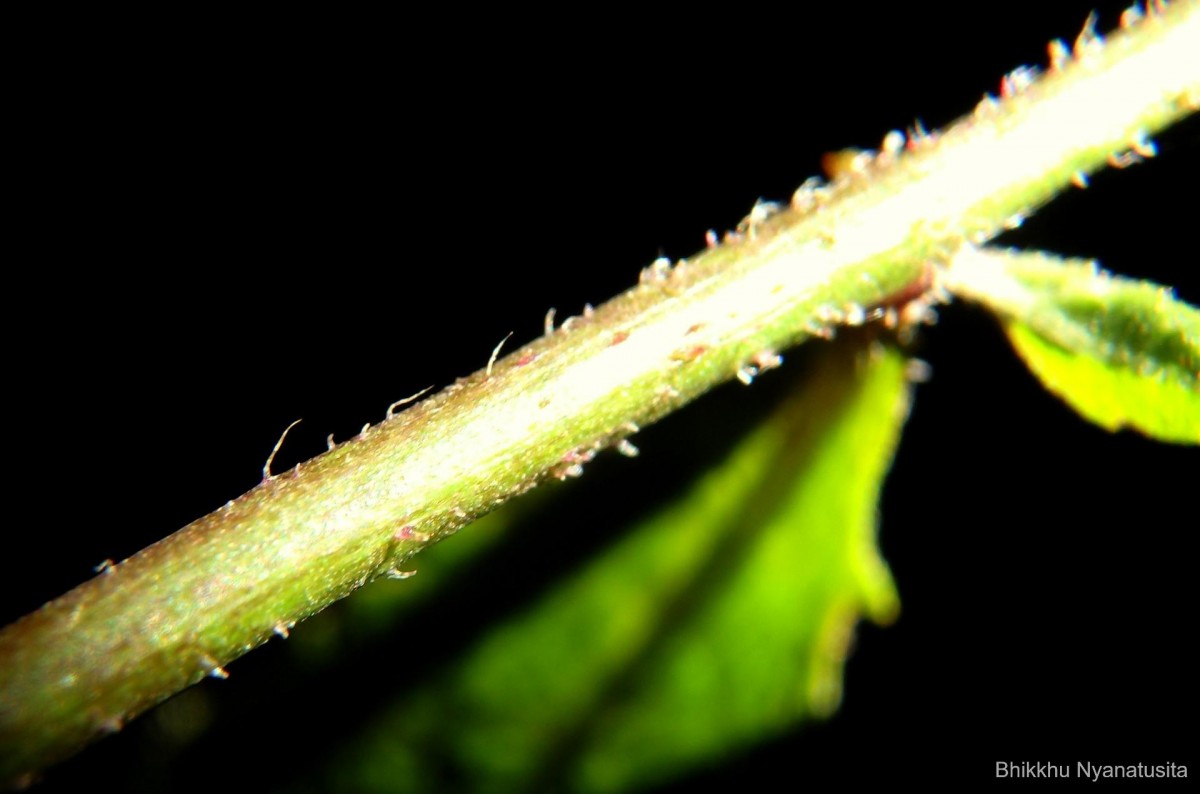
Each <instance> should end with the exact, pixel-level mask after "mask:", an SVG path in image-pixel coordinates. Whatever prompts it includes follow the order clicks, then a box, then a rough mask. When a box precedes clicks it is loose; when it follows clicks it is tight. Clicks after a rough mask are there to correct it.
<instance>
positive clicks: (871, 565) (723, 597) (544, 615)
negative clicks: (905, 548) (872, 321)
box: [337, 341, 908, 791]
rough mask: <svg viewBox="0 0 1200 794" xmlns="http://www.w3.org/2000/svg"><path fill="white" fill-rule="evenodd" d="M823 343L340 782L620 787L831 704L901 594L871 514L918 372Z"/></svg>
mask: <svg viewBox="0 0 1200 794" xmlns="http://www.w3.org/2000/svg"><path fill="white" fill-rule="evenodd" d="M824 347H825V348H826V349H825V350H824V351H823V352H822V354H821V358H820V360H819V364H818V366H817V368H816V370H815V371H814V372H813V373H812V377H811V378H810V379H809V380H808V381H806V384H805V386H804V388H803V389H802V390H801V391H800V392H798V393H797V394H795V395H793V397H792V399H790V400H789V401H787V403H786V404H785V405H784V406H782V407H781V409H780V410H778V411H777V412H776V413H775V415H774V416H772V417H771V418H770V419H768V420H767V421H766V422H765V423H763V424H762V425H761V426H760V427H759V428H758V429H757V430H756V431H755V432H754V433H752V434H751V435H750V436H749V437H748V438H747V439H745V440H744V441H743V442H742V443H741V444H740V445H739V447H738V448H737V449H736V450H735V451H734V452H733V454H732V455H730V457H729V458H728V459H727V460H726V461H725V462H724V463H723V464H722V465H721V466H720V467H718V468H717V469H716V470H714V471H711V472H709V473H708V474H707V475H706V476H705V477H703V478H702V479H701V480H700V481H699V482H698V483H697V484H696V485H695V486H693V488H692V489H691V491H690V492H689V493H686V494H684V495H683V496H682V497H681V498H680V499H679V500H678V501H677V502H675V503H673V504H672V505H671V506H669V507H668V508H666V509H665V510H663V511H662V512H660V513H659V514H657V515H655V516H653V517H651V518H649V519H648V520H646V521H645V522H644V523H643V524H641V525H640V526H638V527H636V528H635V529H634V530H633V531H632V532H630V533H629V534H627V535H625V536H623V538H622V539H621V540H619V541H617V542H616V543H615V544H614V545H613V546H612V547H611V548H610V549H609V550H608V551H607V552H605V553H603V554H601V555H600V556H599V557H598V558H596V559H594V560H592V561H591V562H590V563H589V564H588V567H586V568H585V569H583V570H582V571H580V572H578V573H577V574H576V575H574V576H572V577H570V578H568V579H567V580H565V581H563V582H562V583H561V584H560V585H559V586H557V587H556V588H555V589H554V590H553V592H550V593H549V594H547V595H546V596H545V597H544V598H543V599H542V600H541V601H540V602H538V603H537V604H535V605H533V607H532V608H531V609H530V610H529V611H527V612H526V613H524V614H522V615H520V616H518V617H517V618H515V619H513V620H511V621H510V622H508V623H507V624H505V625H502V626H500V627H498V628H497V629H495V630H494V631H492V632H491V633H490V634H488V635H487V636H486V637H484V638H483V639H482V640H481V641H480V642H479V643H478V644H477V645H476V647H475V648H474V649H473V650H471V651H470V652H468V653H467V654H465V655H464V657H463V658H462V660H461V661H460V662H459V663H458V664H457V665H456V666H454V667H453V668H452V669H450V670H449V671H447V673H446V674H445V675H444V676H443V677H441V679H440V680H438V681H437V682H436V683H435V685H433V686H432V687H430V688H428V689H425V690H422V691H421V692H419V693H418V694H416V695H414V696H410V697H409V698H408V699H407V700H405V701H404V702H401V703H399V704H398V705H396V706H395V707H394V708H392V709H391V710H390V711H389V712H387V713H386V714H385V715H384V716H383V717H382V718H381V720H380V721H379V722H378V723H377V724H375V725H374V726H372V728H371V729H370V730H369V732H368V733H367V735H366V736H362V737H357V738H356V739H355V740H354V741H353V743H352V745H351V749H349V750H348V751H347V753H346V757H344V758H342V759H341V763H339V764H338V765H337V769H338V771H337V775H338V776H339V781H340V783H341V784H342V785H344V786H345V785H348V786H349V788H353V789H356V790H358V789H362V790H370V791H409V790H411V791H421V790H432V789H438V788H440V787H443V786H448V785H449V786H451V787H453V788H455V789H456V790H492V791H497V790H498V791H505V790H562V789H570V790H580V791H624V790H628V789H630V788H633V787H635V786H642V785H646V784H648V783H651V782H653V781H655V780H661V779H664V778H667V777H671V776H673V775H677V774H679V773H681V772H683V771H686V770H688V769H690V768H694V767H696V766H697V765H699V764H701V763H704V762H708V761H710V760H711V759H713V758H714V757H717V756H719V755H721V754H724V753H728V752H730V751H732V750H735V749H736V748H738V747H745V746H747V745H748V744H750V743H752V742H755V741H758V740H761V739H763V738H766V737H768V736H770V735H773V734H778V733H779V732H781V731H783V730H785V729H787V728H789V727H790V726H792V725H794V724H795V723H796V722H797V721H799V720H801V719H803V718H806V717H819V716H824V715H828V714H829V713H831V712H832V711H833V710H834V709H835V708H836V707H837V704H838V702H839V699H840V694H841V674H842V666H843V662H844V659H845V656H846V653H847V649H848V645H849V642H850V638H851V636H852V630H853V627H854V624H855V623H856V621H857V620H858V618H859V616H860V615H861V614H863V613H865V614H866V615H867V616H869V617H870V618H871V619H873V620H875V621H878V622H886V621H889V620H890V619H892V618H893V617H894V616H895V614H896V612H897V609H898V600H897V597H896V593H895V590H894V588H893V585H892V581H891V577H890V575H889V573H888V570H887V567H886V565H885V564H884V562H883V561H882V560H881V558H880V557H879V555H878V552H877V550H876V548H875V518H876V513H875V511H876V501H877V498H878V495H879V490H880V485H881V482H882V479H883V476H884V474H885V473H886V471H887V468H888V466H889V464H890V462H891V459H892V455H893V452H894V449H895V445H896V442H897V440H898V436H899V431H900V427H901V426H902V424H903V421H904V418H905V417H906V415H907V408H908V388H907V385H906V382H905V376H904V361H903V358H902V357H901V356H900V355H899V354H897V353H896V352H894V351H891V350H886V349H884V348H882V347H881V346H877V345H876V346H870V347H869V348H868V346H866V345H863V344H862V343H861V341H860V342H859V343H856V344H853V343H838V344H836V345H828V346H824ZM347 775H349V776H353V777H354V778H355V779H354V780H352V781H348V780H347V777H346V776H347Z"/></svg>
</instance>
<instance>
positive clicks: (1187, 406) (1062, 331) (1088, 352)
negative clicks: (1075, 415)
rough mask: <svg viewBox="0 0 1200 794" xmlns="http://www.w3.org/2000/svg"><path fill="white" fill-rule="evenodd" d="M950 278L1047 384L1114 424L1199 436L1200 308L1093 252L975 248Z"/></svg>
mask: <svg viewBox="0 0 1200 794" xmlns="http://www.w3.org/2000/svg"><path fill="white" fill-rule="evenodd" d="M946 284H947V286H948V287H949V288H950V290H951V291H952V292H955V293H957V294H959V295H963V296H965V297H969V298H971V299H973V300H977V301H979V302H981V303H983V304H984V305H986V306H987V307H988V308H990V309H991V310H992V311H994V312H995V313H996V314H997V315H998V316H999V317H1000V319H1001V322H1002V323H1003V324H1004V328H1005V330H1006V332H1007V333H1008V337H1009V339H1010V340H1011V342H1012V344H1013V347H1014V348H1016V350H1017V352H1018V354H1020V356H1021V357H1022V358H1023V359H1024V360H1025V363H1026V364H1027V365H1028V366H1029V368H1030V369H1031V370H1032V371H1033V373H1034V374H1035V375H1037V377H1038V378H1039V379H1041V381H1042V383H1043V384H1044V385H1045V386H1046V388H1047V389H1049V390H1050V391H1052V392H1054V393H1055V394H1057V395H1058V396H1059V397H1061V398H1062V399H1063V400H1064V401H1066V402H1067V404H1068V405H1070V406H1071V407H1072V408H1074V409H1075V410H1076V411H1078V412H1079V414H1081V415H1082V416H1083V417H1084V418H1086V419H1088V420H1090V421H1092V422H1094V423H1096V424H1098V425H1100V426H1101V427H1103V428H1105V429H1107V430H1118V429H1120V428H1122V427H1132V428H1134V429H1136V430H1139V431H1141V432H1143V433H1145V434H1146V435H1148V436H1151V437H1152V438H1157V439H1159V440H1162V441H1173V442H1177V443H1181V444H1198V443H1200V311H1197V309H1196V308H1195V307H1193V306H1189V305H1188V304H1187V303H1185V302H1183V301H1181V300H1178V299H1176V298H1175V297H1174V295H1173V294H1172V293H1171V290H1170V289H1167V288H1165V287H1161V286H1159V285H1157V284H1153V283H1150V282H1147V281H1135V280H1132V279H1126V278H1120V277H1117V276H1112V275H1110V274H1108V273H1105V272H1104V271H1102V270H1100V269H1099V268H1097V266H1096V264H1095V263H1094V262H1091V261H1082V260H1065V259H1060V258H1058V257H1054V256H1052V255H1048V254H1043V253H1021V252H1014V251H999V250H992V249H986V250H983V251H978V250H974V249H971V250H968V251H967V252H964V254H962V255H960V256H959V257H957V258H956V259H955V261H954V262H953V264H952V266H951V267H950V269H949V271H948V273H947V278H946Z"/></svg>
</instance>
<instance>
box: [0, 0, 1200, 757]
mask: <svg viewBox="0 0 1200 794" xmlns="http://www.w3.org/2000/svg"><path fill="white" fill-rule="evenodd" d="M1198 40H1200V11H1198V10H1197V5H1196V4H1195V3H1182V4H1179V5H1178V6H1175V7H1173V8H1172V9H1171V10H1170V11H1168V12H1166V13H1165V14H1163V15H1160V16H1152V17H1151V18H1149V19H1147V20H1146V21H1144V22H1143V23H1141V24H1138V25H1135V26H1132V27H1131V29H1129V30H1127V31H1123V32H1121V33H1120V34H1119V35H1116V36H1114V37H1113V38H1112V39H1111V40H1109V41H1108V42H1101V40H1100V39H1099V38H1097V37H1094V36H1089V35H1084V36H1082V37H1081V38H1080V40H1079V41H1078V42H1077V43H1076V46H1075V47H1074V52H1073V53H1066V52H1064V51H1062V50H1052V53H1053V60H1054V61H1056V63H1055V64H1053V66H1052V68H1051V69H1049V70H1048V72H1047V73H1046V75H1045V76H1044V77H1042V78H1038V79H1033V78H1032V76H1031V74H1030V73H1028V72H1025V71H1018V72H1015V73H1013V75H1010V76H1009V78H1007V79H1006V81H1005V86H1006V88H1005V91H1004V93H1005V94H1006V96H1004V97H1003V98H1002V99H999V100H991V99H990V98H989V99H985V101H984V102H981V103H980V105H979V107H978V108H977V110H976V112H975V113H974V114H973V115H972V116H970V117H968V118H966V119H963V120H962V121H960V122H959V123H957V124H955V125H954V126H952V127H951V128H950V129H948V130H947V131H945V132H943V133H935V134H932V135H930V134H925V133H918V132H913V133H912V134H910V135H909V136H908V137H907V139H905V138H904V137H903V136H898V135H892V136H889V138H888V139H887V141H886V142H885V146H884V148H883V151H881V152H880V153H878V154H877V155H872V156H870V157H863V158H856V159H851V160H850V161H848V164H847V166H846V168H845V171H844V173H843V174H842V175H841V176H840V177H839V178H838V179H837V180H836V181H835V182H834V183H833V184H832V185H829V186H814V185H809V186H805V187H802V188H801V189H800V190H799V191H797V194H796V196H795V197H794V200H793V202H792V204H791V206H788V207H783V208H774V207H768V206H766V205H760V206H759V207H756V208H755V211H754V212H752V213H751V215H750V217H748V218H747V219H746V221H744V222H743V224H742V225H741V226H740V227H739V230H738V231H737V232H735V233H732V234H730V235H728V236H727V237H726V239H725V241H724V242H723V243H722V244H720V245H716V246H714V247H712V248H710V249H708V250H706V251H704V252H702V253H701V254H699V255H698V256H696V257H693V258H691V259H690V260H688V261H686V262H682V261H681V262H679V263H673V264H672V263H668V262H665V261H661V262H658V263H655V264H654V265H652V266H651V267H649V268H647V270H646V271H644V273H643V278H642V283H641V284H639V285H638V286H637V287H635V288H633V289H632V290H630V291H628V292H626V293H624V294H622V295H620V296H618V297H616V298H614V299H613V300H612V301H610V302H609V303H607V304H605V305H603V306H601V307H599V308H598V309H596V310H595V311H594V312H590V313H587V314H585V316H582V317H574V318H570V319H568V320H566V321H565V322H563V323H562V324H561V325H560V326H559V327H557V328H554V327H553V323H552V322H548V328H547V333H546V334H545V336H544V337H542V338H540V339H538V340H536V341H534V342H533V343H531V344H529V345H526V346H525V347H522V348H520V349H518V350H516V351H515V352H513V353H511V354H509V355H507V356H505V357H503V358H499V357H497V359H496V360H494V361H492V362H489V364H488V366H487V368H486V369H485V370H482V371H480V372H478V373H476V374H475V375H473V376H471V377H469V378H466V379H464V380H462V381H460V382H458V383H456V384H454V385H453V386H450V387H449V388H447V389H445V390H443V391H442V392H440V393H439V394H436V395H435V396H433V397H431V398H429V399H427V400H425V401H424V402H421V403H418V404H416V405H413V406H412V407H411V408H408V409H407V410H404V411H403V412H398V413H396V414H395V416H393V417H391V418H389V419H388V420H387V421H385V422H383V423H381V424H379V425H377V426H375V427H371V428H365V429H364V431H363V432H362V433H361V434H360V435H359V436H358V437H357V438H355V439H354V440H352V441H349V442H347V443H345V444H342V445H340V446H337V447H336V448H334V449H331V450H330V451H329V452H327V453H325V454H323V455H321V456H319V457H317V458H315V459H314V460H312V461H309V462H307V463H304V464H302V465H300V466H297V467H296V468H294V469H292V470H291V471H289V472H286V473H281V474H274V475H272V474H270V472H269V470H268V476H266V477H265V478H264V480H263V481H262V483H261V484H260V485H259V486H257V487H256V488H255V489H253V490H252V491H250V492H249V493H247V494H245V495H243V496H242V497H240V498H238V499H236V500H234V501H231V502H229V503H228V504H227V505H226V506H225V507H223V508H222V509H220V510H218V511H216V512H214V513H212V514H210V515H208V516H205V517H204V518H201V519H199V520H197V521H196V522H194V523H192V524H190V525H189V526H187V527H185V528H184V529H182V530H180V531H179V532H177V533H175V534H174V535H172V536H170V537H168V538H166V539H164V540H162V541H160V542H159V543H157V544H155V545H153V546H151V547H150V548H148V549H146V550H144V551H142V552H140V553H139V554H137V555H135V556H133V557H131V558H130V559H128V560H125V561H123V562H121V563H119V564H117V565H115V566H112V567H111V568H108V569H107V570H105V571H104V572H103V573H101V574H100V575H99V576H97V577H96V578H95V579H93V580H91V581H89V582H87V583H85V584H83V585H81V586H80V587H78V588H76V589H75V590H73V591H71V592H70V593H68V594H66V595H64V596H63V597H61V598H59V599H57V600H55V601H53V602H51V603H49V604H47V605H46V606H44V607H43V608H42V609H40V610H38V611H37V612H35V613H33V614H31V615H29V616H27V617H25V618H23V619H22V620H20V621H18V622H17V623H15V624H13V625H12V626H9V627H8V628H6V629H5V630H4V631H3V633H0V748H3V749H0V754H2V755H0V778H2V779H10V780H11V779H17V778H19V777H21V776H22V775H28V774H30V773H32V772H34V771H36V770H37V769H40V768H42V767H44V766H46V765H47V764H50V763H53V762H54V761H56V760H58V759H61V758H63V757H65V756H67V755H69V754H71V753H72V752H74V751H75V750H77V749H78V748H79V747H81V746H82V745H84V744H85V743H87V742H89V741H91V740H92V739H94V738H96V737H98V736H100V735H103V734H105V733H109V732H112V731H114V730H117V729H119V728H120V726H121V725H122V724H123V723H124V722H125V721H127V720H128V719H130V718H131V717H132V716H135V715H136V714H138V713H140V712H141V711H144V710H145V709H146V708H148V707H149V706H151V705H153V704H154V703H156V702H158V701H161V700H162V699H164V698H166V697H168V696H170V695H171V694H173V693H175V692H177V691H179V690H180V689H182V688H184V687H186V686H188V685H190V684H192V683H195V682H196V681H198V680H200V679H201V678H203V677H204V676H206V675H217V676H222V675H224V669H223V667H222V666H223V665H224V664H226V663H228V662H229V661H230V660H232V659H235V658H237V657H238V656H240V655H242V654H243V653H245V652H246V651H248V650H250V649H251V648H253V647H255V646H257V645H259V644H262V643H263V642H265V641H266V640H267V639H269V638H270V637H271V636H272V635H273V634H280V635H286V633H287V631H288V630H289V628H290V627H291V626H292V625H294V624H295V623H296V622H297V621H300V620H303V619H304V618H306V617H308V616H310V615H312V614H314V613H315V612H317V611H319V610H321V609H322V608H324V607H325V606H327V605H328V604H330V603H331V602H333V601H335V600H337V599H339V598H341V597H343V596H345V595H347V594H349V593H350V592H352V591H353V590H355V589H356V588H358V587H360V586H362V585H363V584H365V583H366V582H368V581H370V580H371V579H373V578H376V577H379V576H383V575H388V574H391V575H395V576H402V575H403V571H402V568H401V566H402V565H403V564H404V562H405V560H407V559H408V558H409V557H411V556H412V555H413V554H415V553H416V552H418V551H419V550H420V549H421V548H423V547H424V546H426V545H428V544H430V543H433V542H436V541H437V540H440V539H442V538H444V537H446V536H447V535H450V534H452V533H454V532H455V531H457V530H458V529H459V528H461V527H462V526H463V525H465V524H466V523H468V522H470V521H471V520H472V519H474V518H476V517H478V516H480V515H483V514H484V513H486V512H488V511H489V510H491V509H493V508H494V507H495V506H496V505H498V504H500V503H501V502H503V501H504V500H506V499H508V498H510V497H511V496H513V495H515V494H518V493H521V492H522V491H525V490H527V489H528V488H530V487H532V486H533V485H535V484H536V483H537V482H538V481H540V480H542V479H544V478H547V477H551V476H558V477H569V476H573V475H576V474H578V473H579V471H580V470H581V467H582V466H583V465H584V464H585V463H587V461H588V460H590V459H591V457H592V456H593V455H594V454H595V453H596V452H597V451H599V450H600V449H602V448H604V447H607V446H611V445H619V444H620V442H621V441H622V440H624V439H625V437H626V436H628V435H630V434H632V433H634V432H636V430H637V429H638V427H640V426H643V425H645V424H647V423H649V422H653V421H655V420H656V419H658V418H660V417H662V416H663V415H665V414H666V413H668V412H670V411H672V410H674V409H676V408H678V407H679V406H681V405H683V404H685V403H687V402H688V401H690V400H692V399H694V398H695V397H697V396H698V395H700V394H702V393H703V392H705V391H707V390H708V389H710V388H712V387H713V386H715V385H717V384H719V383H722V382H724V381H726V380H729V379H730V378H733V377H735V376H740V377H742V378H743V379H747V378H750V377H752V376H753V375H754V374H755V372H756V371H758V370H761V369H764V368H768V367H771V366H774V365H775V364H776V363H777V361H778V358H777V356H776V351H779V350H782V349H784V348H786V347H788V346H791V345H793V344H796V343H798V342H800V341H803V340H804V339H806V338H808V337H811V336H825V335H827V334H829V333H830V332H831V328H832V326H834V325H837V324H839V323H858V322H862V321H864V320H866V319H869V318H873V317H878V316H890V314H891V313H890V312H889V309H892V308H894V307H895V306H897V305H899V304H902V303H903V302H905V301H907V300H909V299H912V298H913V297H916V296H918V295H920V294H921V293H923V292H925V291H926V290H928V289H929V288H930V286H931V285H932V284H934V283H935V281H936V280H935V279H931V278H930V274H931V273H932V272H933V271H934V269H935V266H936V265H938V264H939V263H941V262H943V261H945V260H946V259H947V258H948V257H949V256H950V255H951V254H952V253H953V252H954V251H955V250H956V249H957V248H958V247H959V246H961V245H962V244H963V243H964V242H971V243H980V242H983V241H986V240H987V239H990V238H991V237H993V236H994V235H996V234H997V233H998V232H1000V231H1002V230H1003V229H1005V228H1007V227H1010V226H1011V225H1013V224H1014V223H1018V222H1019V221H1020V219H1021V218H1023V217H1025V216H1026V215H1028V214H1029V213H1031V212H1033V211H1034V210H1035V209H1036V208H1037V207H1039V206H1040V205H1042V204H1043V203H1045V202H1046V201H1047V200H1049V199H1050V198H1051V197H1052V196H1053V195H1055V194H1056V193H1058V192H1061V191H1062V190H1064V189H1067V188H1068V187H1069V186H1070V185H1071V184H1072V182H1073V181H1075V182H1078V181H1079V180H1081V179H1083V178H1085V176H1086V174H1088V173H1090V172H1093V171H1095V170H1097V169H1099V168H1102V167H1104V165H1105V164H1106V163H1109V162H1112V163H1115V164H1118V165H1119V164H1123V163H1124V162H1127V161H1128V160H1129V159H1131V158H1134V157H1139V156H1140V157H1144V156H1149V155H1150V154H1152V145H1151V144H1150V142H1149V137H1148V136H1149V135H1151V134H1152V133H1154V132H1155V131H1156V130H1158V129H1161V128H1162V127H1164V126H1166V125H1168V124H1170V123H1172V122H1173V121H1175V120H1177V119H1178V118H1180V117H1182V116H1183V115H1185V114H1187V113H1189V112H1191V111H1193V110H1194V109H1195V108H1196V106H1197V104H1198V103H1200V56H1198V55H1197V52H1196V48H1195V46H1194V44H1195V42H1196V41H1198ZM397 407H399V406H397Z"/></svg>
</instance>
